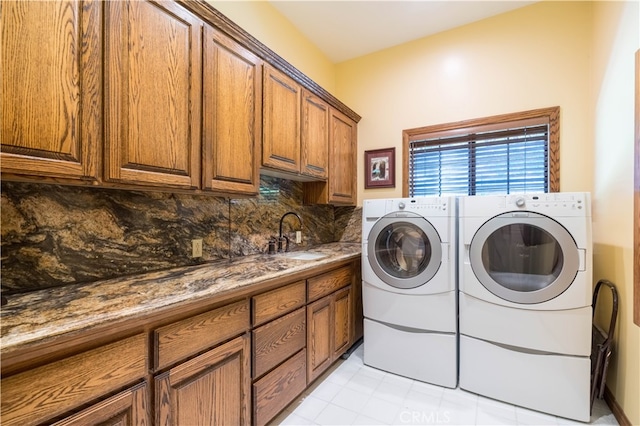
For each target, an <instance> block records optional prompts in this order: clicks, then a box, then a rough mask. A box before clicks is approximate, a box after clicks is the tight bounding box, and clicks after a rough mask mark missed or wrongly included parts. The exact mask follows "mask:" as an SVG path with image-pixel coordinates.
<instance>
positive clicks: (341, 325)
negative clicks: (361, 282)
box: [332, 286, 353, 360]
mask: <svg viewBox="0 0 640 426" xmlns="http://www.w3.org/2000/svg"><path fill="white" fill-rule="evenodd" d="M332 298H333V313H334V317H333V327H334V328H333V329H334V332H333V359H334V360H335V359H337V358H338V357H339V356H340V355H342V353H343V352H344V351H346V350H347V349H349V346H351V336H352V327H353V323H352V310H353V307H352V304H351V286H349V287H347V288H343V289H342V290H338V291H336V292H335V293H334V294H333V296H332Z"/></svg>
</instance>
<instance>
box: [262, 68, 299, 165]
mask: <svg viewBox="0 0 640 426" xmlns="http://www.w3.org/2000/svg"><path fill="white" fill-rule="evenodd" d="M301 97H302V87H301V86H300V85H299V84H298V83H297V82H296V81H295V80H293V79H292V78H290V77H288V76H287V75H285V74H284V73H283V72H281V71H279V70H277V69H275V68H273V67H271V66H265V67H264V98H263V123H264V124H263V132H264V136H263V139H262V165H263V166H265V167H267V168H271V169H275V170H280V171H283V172H290V173H293V174H296V173H300V105H301Z"/></svg>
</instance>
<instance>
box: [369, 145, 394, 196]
mask: <svg viewBox="0 0 640 426" xmlns="http://www.w3.org/2000/svg"><path fill="white" fill-rule="evenodd" d="M395 165H396V149H395V148H384V149H374V150H372V151H365V152H364V171H365V179H364V187H365V189H367V188H395V187H396V170H395Z"/></svg>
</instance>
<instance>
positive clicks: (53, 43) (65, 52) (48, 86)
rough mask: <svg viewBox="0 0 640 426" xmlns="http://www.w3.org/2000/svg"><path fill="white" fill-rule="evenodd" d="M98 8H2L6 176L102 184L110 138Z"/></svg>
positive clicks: (0, 109) (0, 102)
mask: <svg viewBox="0 0 640 426" xmlns="http://www.w3.org/2000/svg"><path fill="white" fill-rule="evenodd" d="M101 8H102V4H101V2H98V1H73V0H64V1H56V2H27V1H7V2H2V13H0V23H1V26H2V58H3V59H2V61H0V64H1V65H0V67H1V68H0V72H1V77H0V78H1V79H2V91H1V93H0V115H1V121H2V130H1V132H2V133H0V143H1V144H2V154H1V156H0V158H1V160H2V173H3V178H5V175H6V174H16V175H23V176H24V175H27V176H35V177H53V178H63V179H65V178H70V179H72V180H78V179H87V180H96V179H98V176H99V165H100V162H99V149H100V141H101V136H102V130H101V128H102V127H101V122H100V114H101V108H102V104H101V99H102V93H101V87H102V86H101V82H102V73H101V63H102V62H101V61H102V59H101V58H102V52H101V43H102V40H101V36H100V23H101V21H102V12H101V10H102V9H101Z"/></svg>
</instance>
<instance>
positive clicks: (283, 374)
mask: <svg viewBox="0 0 640 426" xmlns="http://www.w3.org/2000/svg"><path fill="white" fill-rule="evenodd" d="M306 361H307V353H306V350H305V349H302V350H301V351H300V352H298V353H297V354H295V355H294V356H292V357H291V358H289V359H288V360H287V361H285V362H283V363H282V364H281V365H279V366H278V367H277V368H275V369H274V370H273V371H271V372H270V373H269V374H267V375H265V376H264V377H263V378H261V379H260V380H258V381H256V382H255V383H254V385H253V423H254V424H255V425H260V426H262V425H265V424H267V423H268V422H269V421H270V420H272V419H273V418H274V417H275V416H276V414H278V413H279V412H280V411H282V410H283V409H284V408H285V407H286V406H287V405H289V404H290V403H291V402H292V401H293V400H294V399H295V398H296V397H297V396H298V395H300V394H301V393H302V392H303V391H304V390H305V388H306V387H307V377H306V374H307V373H306V365H307V362H306Z"/></svg>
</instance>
